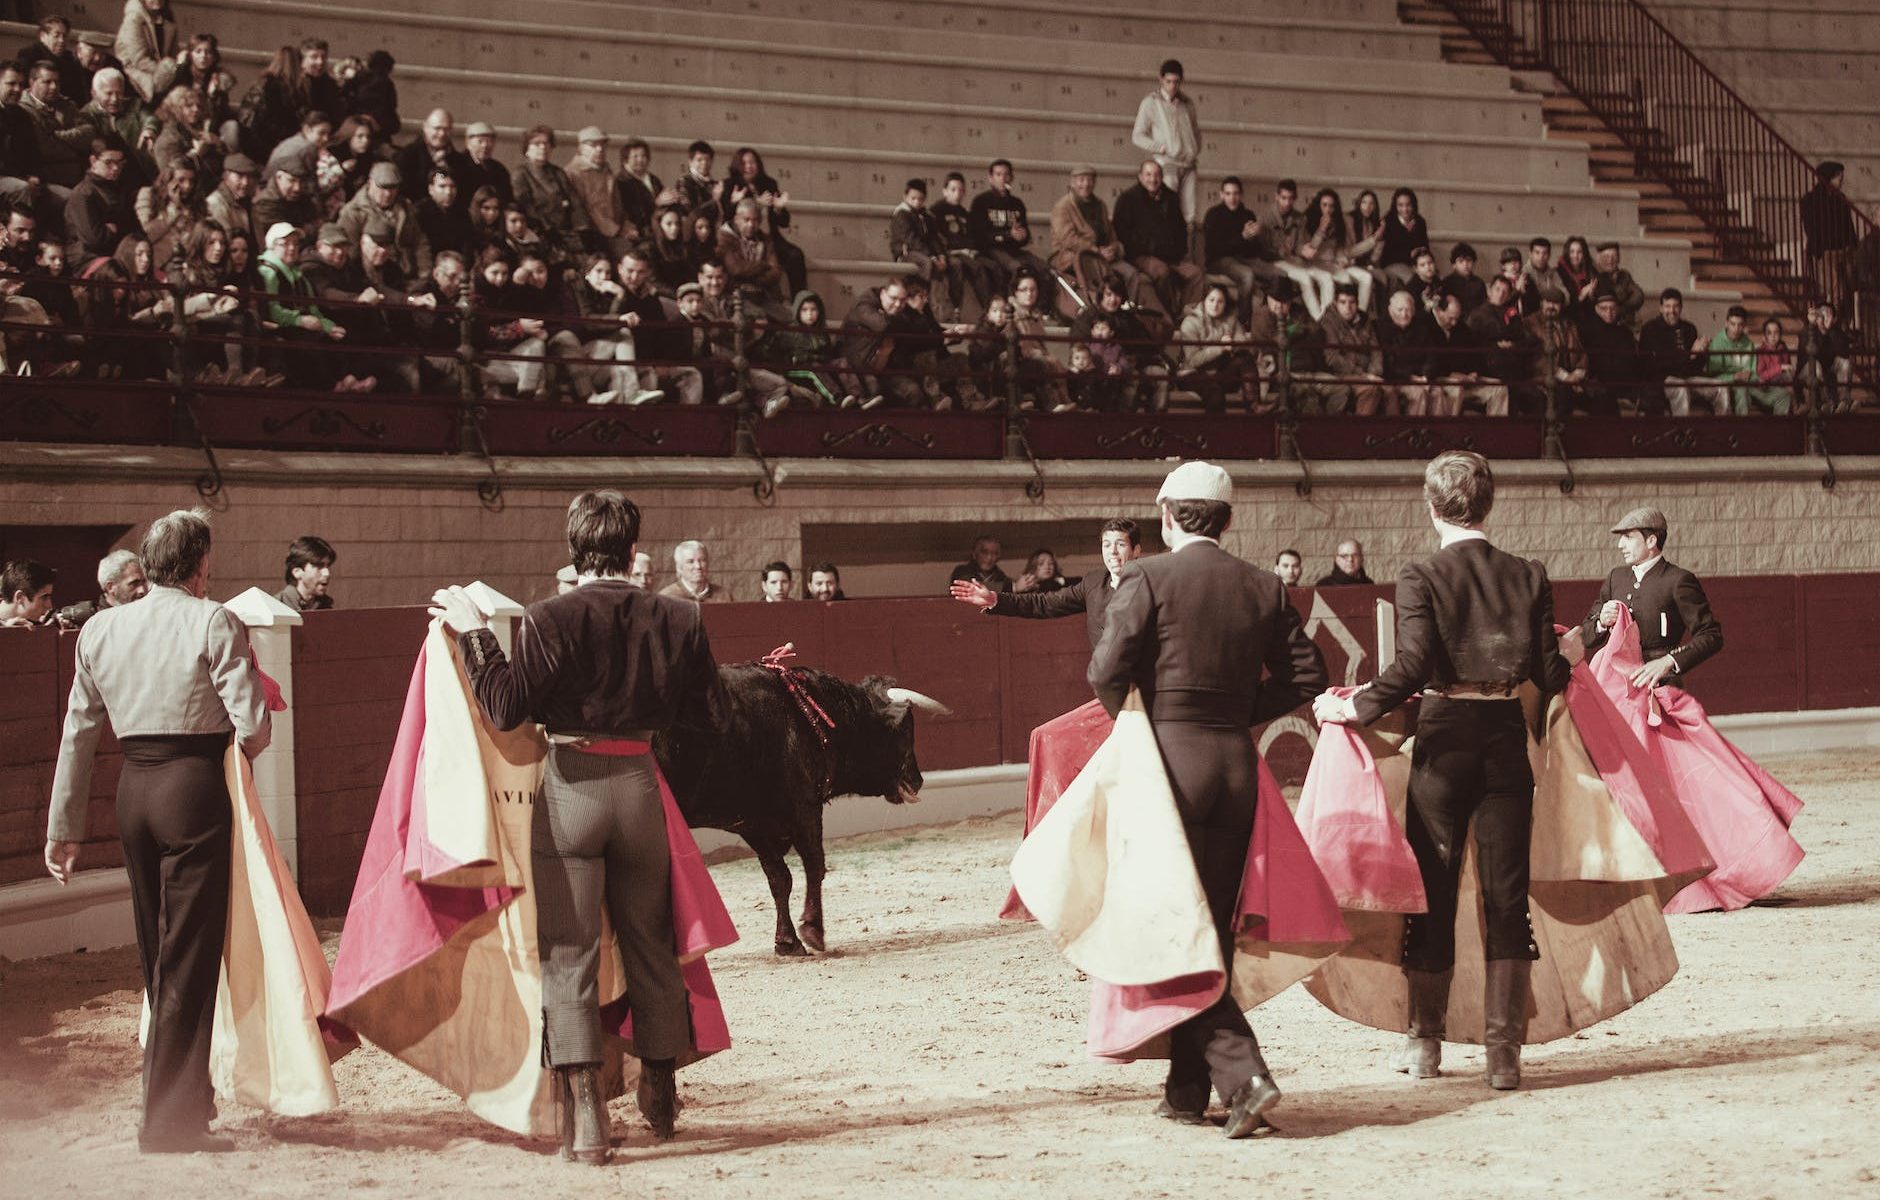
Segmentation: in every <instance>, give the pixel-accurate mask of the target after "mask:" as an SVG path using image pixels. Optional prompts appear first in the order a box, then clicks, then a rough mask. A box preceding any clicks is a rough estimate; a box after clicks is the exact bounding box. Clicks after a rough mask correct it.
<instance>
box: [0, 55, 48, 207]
mask: <svg viewBox="0 0 1880 1200" xmlns="http://www.w3.org/2000/svg"><path fill="white" fill-rule="evenodd" d="M25 90H26V72H24V71H22V70H20V67H19V64H18V63H7V62H0V203H5V204H11V205H18V206H20V207H22V208H26V209H33V208H34V207H35V206H36V205H39V204H43V203H46V202H47V201H48V200H49V199H50V197H49V196H48V194H47V192H46V187H45V180H44V178H43V177H42V175H41V173H40V168H39V128H38V126H37V125H36V124H35V123H34V122H33V118H32V114H31V113H29V112H27V111H26V109H25V108H24V107H22V106H21V104H20V97H21V96H22V95H24V94H25ZM58 202H59V203H61V204H63V203H64V198H63V197H59V198H58Z"/></svg>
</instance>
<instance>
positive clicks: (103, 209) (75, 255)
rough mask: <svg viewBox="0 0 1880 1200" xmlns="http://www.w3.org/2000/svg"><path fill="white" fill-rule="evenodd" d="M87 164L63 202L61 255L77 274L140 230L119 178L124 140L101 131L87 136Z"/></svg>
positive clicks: (130, 199)
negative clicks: (98, 133)
mask: <svg viewBox="0 0 1880 1200" xmlns="http://www.w3.org/2000/svg"><path fill="white" fill-rule="evenodd" d="M90 150H91V158H90V167H89V169H88V170H87V171H86V174H85V178H84V179H83V180H81V181H80V182H79V184H78V186H77V187H75V188H73V189H72V194H71V196H70V197H69V198H68V199H67V200H66V202H65V259H66V262H68V263H70V264H71V266H72V268H73V270H74V271H75V272H77V273H78V274H80V275H83V274H84V273H85V271H86V270H87V269H88V268H89V267H90V266H91V264H92V263H94V262H96V261H98V260H99V259H101V258H109V257H110V256H111V254H112V253H113V252H115V251H116V250H117V248H118V245H119V243H121V242H122V241H123V240H124V239H125V238H126V237H129V236H130V235H132V234H135V233H140V232H142V228H141V226H139V225H138V223H137V212H136V210H135V209H134V208H133V207H132V204H131V201H132V194H131V193H130V192H129V191H127V189H126V188H125V186H124V184H123V183H122V182H121V180H122V178H123V175H124V164H125V158H126V155H125V151H124V143H123V142H121V141H119V140H118V139H117V138H116V137H113V136H111V135H108V134H101V135H99V136H98V137H94V138H92V139H91V145H90Z"/></svg>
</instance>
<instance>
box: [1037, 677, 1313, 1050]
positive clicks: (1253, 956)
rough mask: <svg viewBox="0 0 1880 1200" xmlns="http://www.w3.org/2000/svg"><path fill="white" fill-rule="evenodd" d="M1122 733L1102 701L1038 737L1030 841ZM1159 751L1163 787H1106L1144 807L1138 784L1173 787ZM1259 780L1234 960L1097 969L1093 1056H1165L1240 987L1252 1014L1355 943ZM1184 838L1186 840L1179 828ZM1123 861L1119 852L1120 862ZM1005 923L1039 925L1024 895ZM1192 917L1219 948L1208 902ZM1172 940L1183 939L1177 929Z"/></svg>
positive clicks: (1289, 822) (1182, 850) (1262, 771)
mask: <svg viewBox="0 0 1880 1200" xmlns="http://www.w3.org/2000/svg"><path fill="white" fill-rule="evenodd" d="M1116 728H1117V725H1116V723H1114V722H1112V721H1111V719H1110V717H1109V715H1108V714H1107V713H1105V712H1104V710H1103V707H1102V705H1101V704H1099V703H1098V702H1096V701H1094V700H1093V701H1091V702H1090V703H1089V704H1086V705H1084V706H1082V707H1080V708H1077V709H1074V710H1072V711H1071V712H1069V713H1066V714H1065V715H1064V716H1061V717H1058V718H1056V719H1054V720H1052V721H1050V722H1048V723H1047V724H1045V725H1042V726H1040V727H1039V728H1038V729H1036V730H1035V731H1033V733H1032V739H1031V745H1032V767H1031V788H1030V791H1029V793H1028V796H1027V805H1026V829H1027V832H1028V833H1029V832H1030V831H1031V830H1033V829H1036V828H1037V826H1038V823H1039V822H1041V821H1042V820H1044V818H1045V817H1046V815H1047V814H1049V813H1050V812H1051V811H1052V809H1053V808H1054V806H1055V805H1056V803H1057V801H1058V800H1059V798H1060V796H1062V795H1063V794H1064V792H1065V790H1066V789H1067V788H1068V787H1069V786H1070V785H1071V784H1072V783H1073V781H1076V782H1078V783H1082V782H1084V781H1083V780H1082V779H1080V776H1081V775H1082V774H1083V772H1084V771H1085V769H1086V767H1089V766H1094V765H1095V764H1093V763H1092V759H1093V756H1096V755H1097V754H1098V751H1099V750H1100V748H1103V747H1104V746H1105V743H1106V741H1107V740H1108V739H1110V738H1111V736H1112V732H1113V730H1115V729H1116ZM1152 751H1153V744H1152V743H1151V744H1150V746H1148V747H1146V748H1144V749H1143V750H1142V752H1141V754H1140V757H1141V758H1147V759H1150V760H1152V761H1151V762H1149V763H1148V764H1145V765H1146V766H1147V767H1148V768H1149V769H1151V770H1153V772H1154V775H1155V776H1156V777H1157V778H1156V779H1155V780H1142V779H1134V780H1132V779H1130V778H1128V777H1127V776H1126V777H1125V778H1124V779H1123V780H1122V784H1121V786H1118V785H1117V784H1115V783H1108V784H1104V785H1100V786H1103V787H1107V788H1108V790H1109V791H1110V792H1111V793H1112V795H1113V798H1114V799H1116V800H1118V801H1120V802H1122V803H1123V804H1131V803H1133V802H1136V801H1137V800H1138V799H1139V792H1138V791H1137V786H1138V785H1145V784H1146V785H1148V787H1156V786H1160V787H1166V784H1165V783H1162V782H1160V778H1161V776H1162V771H1161V760H1160V758H1159V756H1157V755H1156V754H1154V753H1153V752H1152ZM1259 780H1260V783H1259V786H1260V794H1259V804H1258V807H1257V808H1256V810H1255V817H1254V827H1253V837H1252V839H1251V841H1250V842H1249V844H1248V851H1247V866H1246V871H1245V873H1244V875H1243V876H1242V879H1241V888H1240V904H1239V915H1238V923H1239V924H1238V929H1239V937H1238V939H1237V948H1236V953H1235V956H1234V962H1233V963H1232V964H1220V962H1219V953H1218V948H1215V949H1213V950H1211V951H1209V952H1208V953H1209V954H1210V955H1211V957H1212V960H1213V965H1212V966H1211V967H1209V968H1207V969H1203V970H1197V971H1192V972H1189V973H1184V974H1175V975H1170V976H1168V977H1166V978H1160V979H1154V980H1151V981H1147V982H1143V981H1132V982H1127V983H1114V982H1109V981H1106V980H1105V979H1104V978H1103V977H1102V975H1101V974H1099V970H1100V968H1099V969H1097V970H1091V971H1090V974H1092V976H1093V978H1094V980H1095V982H1094V983H1093V985H1092V989H1091V999H1090V1025H1089V1030H1088V1035H1087V1046H1088V1049H1089V1052H1090V1054H1091V1056H1092V1057H1094V1058H1097V1059H1100V1060H1104V1061H1112V1062H1127V1061H1132V1060H1135V1059H1139V1058H1157V1057H1166V1055H1167V1045H1166V1034H1167V1033H1168V1031H1169V1030H1170V1029H1172V1028H1174V1027H1175V1026H1176V1025H1179V1024H1180V1023H1181V1022H1183V1021H1185V1020H1187V1019H1188V1018H1190V1017H1193V1016H1195V1015H1196V1014H1197V1013H1199V1012H1201V1011H1202V1010H1204V1009H1206V1008H1207V1007H1208V1006H1209V1005H1211V1004H1213V1003H1214V1002H1215V1000H1216V999H1218V998H1219V996H1220V995H1221V992H1222V990H1223V989H1224V988H1226V987H1229V986H1230V985H1231V986H1232V987H1233V990H1234V994H1235V998H1236V1000H1237V1001H1238V1002H1239V1003H1240V1004H1241V1006H1242V1007H1243V1008H1246V1009H1251V1008H1253V1007H1254V1006H1256V1005H1258V1004H1260V1003H1262V1002H1263V1001H1265V1000H1266V999H1268V998H1269V997H1270V996H1272V995H1274V994H1276V993H1277V992H1279V991H1281V990H1283V989H1284V988H1285V987H1287V986H1289V985H1290V984H1292V983H1294V982H1297V981H1298V980H1299V979H1300V978H1303V977H1304V976H1305V975H1306V974H1308V973H1310V971H1311V969H1312V968H1313V967H1314V966H1315V965H1316V964H1317V963H1319V962H1321V961H1323V960H1324V959H1325V958H1326V957H1328V956H1330V955H1331V954H1332V953H1333V952H1335V951H1336V949H1337V948H1338V946H1340V945H1342V944H1343V943H1344V942H1345V941H1347V940H1348V938H1349V937H1350V935H1349V933H1348V932H1347V931H1346V929H1345V924H1344V921H1343V919H1342V918H1341V917H1340V915H1339V912H1338V907H1337V904H1336V903H1335V902H1334V900H1333V897H1332V892H1331V889H1330V888H1328V887H1327V886H1326V883H1325V880H1324V878H1323V877H1322V876H1321V875H1320V874H1319V871H1318V868H1317V866H1316V865H1315V864H1314V863H1313V860H1312V855H1311V853H1310V851H1308V850H1307V848H1306V844H1305V841H1304V839H1303V838H1302V837H1301V836H1300V834H1299V829H1298V827H1297V826H1296V825H1295V824H1294V823H1293V816H1292V812H1291V810H1290V809H1288V808H1287V806H1286V800H1285V796H1284V795H1283V794H1282V793H1281V791H1280V788H1279V785H1278V784H1277V783H1276V782H1275V781H1274V779H1273V776H1272V773H1271V772H1270V771H1268V769H1267V766H1266V763H1265V761H1264V760H1262V761H1261V762H1260V764H1259ZM1144 790H1147V789H1146V788H1145V789H1144ZM1171 812H1172V806H1171ZM1093 832H1096V834H1097V836H1099V837H1101V836H1102V832H1114V829H1113V825H1112V826H1110V827H1109V828H1108V829H1106V830H1104V831H1093ZM1176 833H1177V835H1178V836H1179V825H1178V823H1177V828H1176ZM1175 853H1176V855H1177V857H1178V858H1179V862H1177V863H1171V864H1170V865H1171V866H1184V865H1185V866H1187V867H1188V868H1189V873H1190V874H1192V861H1191V860H1190V859H1189V858H1188V850H1187V846H1186V843H1185V842H1183V843H1181V844H1180V847H1179V851H1177V852H1175ZM1115 854H1116V852H1115V851H1114V850H1113V851H1112V855H1111V857H1112V858H1114V857H1115ZM1197 895H1198V893H1197ZM1124 900H1125V902H1129V903H1136V902H1138V897H1136V896H1126V897H1125V898H1124ZM1113 902H1114V901H1113ZM1001 915H1003V916H1006V917H1008V919H1019V920H1029V919H1031V915H1030V913H1029V912H1028V911H1027V910H1026V907H1025V906H1024V905H1023V904H1022V903H1021V902H1020V901H1019V900H1018V896H1017V893H1016V891H1014V893H1013V894H1012V896H1011V897H1010V898H1009V899H1008V901H1007V906H1006V910H1005V912H1004V913H1002V914H1001ZM1189 916H1190V918H1191V923H1194V922H1195V921H1197V920H1198V922H1199V924H1198V927H1197V928H1196V929H1194V930H1188V931H1185V932H1187V933H1191V934H1193V935H1195V936H1197V937H1199V938H1200V939H1201V940H1203V941H1206V942H1209V943H1211V942H1213V940H1214V934H1213V930H1212V925H1211V923H1210V921H1209V919H1208V918H1207V915H1206V905H1205V901H1203V902H1202V903H1201V904H1200V905H1199V909H1198V912H1191V913H1190V914H1189ZM1054 932H1055V931H1054ZM1170 936H1171V937H1174V936H1179V935H1178V934H1176V933H1175V932H1174V931H1171V932H1170ZM1123 953H1124V954H1125V955H1126V956H1129V950H1128V948H1127V947H1124V948H1123ZM1132 957H1133V956H1132ZM1130 965H1131V967H1137V966H1138V965H1139V964H1137V963H1131V964H1130ZM1223 966H1226V967H1227V969H1223ZM1151 973H1153V969H1151Z"/></svg>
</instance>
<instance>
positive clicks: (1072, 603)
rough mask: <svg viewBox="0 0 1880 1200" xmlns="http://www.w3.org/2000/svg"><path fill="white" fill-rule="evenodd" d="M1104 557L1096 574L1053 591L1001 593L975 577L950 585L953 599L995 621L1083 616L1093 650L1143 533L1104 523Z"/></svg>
mask: <svg viewBox="0 0 1880 1200" xmlns="http://www.w3.org/2000/svg"><path fill="white" fill-rule="evenodd" d="M1100 553H1101V554H1102V556H1103V569H1102V570H1101V571H1092V572H1090V574H1088V575H1086V576H1084V577H1083V578H1082V579H1080V580H1078V581H1077V582H1076V583H1074V584H1072V585H1071V586H1070V587H1067V588H1059V589H1058V590H1057V591H1055V592H1011V591H1000V590H996V589H994V588H991V587H989V586H987V585H986V584H984V583H981V582H980V581H979V580H977V579H956V580H954V581H953V583H952V584H951V585H950V588H951V594H952V596H953V598H954V599H955V600H958V601H960V602H961V603H963V604H972V605H976V606H977V607H978V608H979V610H980V611H981V612H987V613H991V614H992V615H993V616H995V617H1028V618H1031V619H1033V620H1051V619H1053V618H1056V617H1069V616H1075V615H1076V614H1078V613H1083V614H1085V617H1086V623H1087V624H1088V625H1089V632H1090V646H1091V649H1093V650H1094V649H1095V648H1096V645H1097V642H1098V640H1099V639H1100V638H1102V637H1103V613H1104V610H1105V609H1107V608H1108V607H1109V604H1110V600H1111V599H1112V598H1113V597H1114V596H1115V595H1116V585H1117V581H1118V580H1119V579H1121V578H1122V574H1123V568H1124V567H1126V566H1128V565H1129V564H1130V563H1132V562H1135V561H1136V560H1137V559H1138V558H1140V557H1142V530H1141V529H1140V528H1139V527H1138V526H1137V524H1136V522H1135V521H1133V520H1131V519H1130V518H1128V517H1111V518H1110V519H1109V520H1107V521H1105V522H1104V523H1103V540H1102V542H1101V544H1100Z"/></svg>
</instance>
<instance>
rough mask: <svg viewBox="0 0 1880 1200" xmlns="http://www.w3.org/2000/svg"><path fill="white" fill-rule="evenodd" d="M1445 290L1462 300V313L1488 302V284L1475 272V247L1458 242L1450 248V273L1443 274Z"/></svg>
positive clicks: (1468, 312) (1467, 313)
mask: <svg viewBox="0 0 1880 1200" xmlns="http://www.w3.org/2000/svg"><path fill="white" fill-rule="evenodd" d="M1443 290H1444V291H1445V292H1448V293H1449V294H1450V295H1452V296H1454V297H1455V298H1456V299H1458V300H1460V301H1462V315H1463V318H1464V319H1465V320H1466V319H1467V318H1468V316H1469V314H1470V313H1473V312H1474V311H1475V310H1476V309H1478V308H1480V307H1482V305H1484V304H1486V303H1488V285H1487V284H1485V283H1483V282H1482V281H1481V280H1480V279H1479V278H1477V277H1476V274H1475V247H1474V246H1471V245H1469V243H1467V242H1457V243H1456V244H1455V245H1454V246H1451V247H1450V249H1449V274H1447V275H1445V276H1443Z"/></svg>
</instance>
